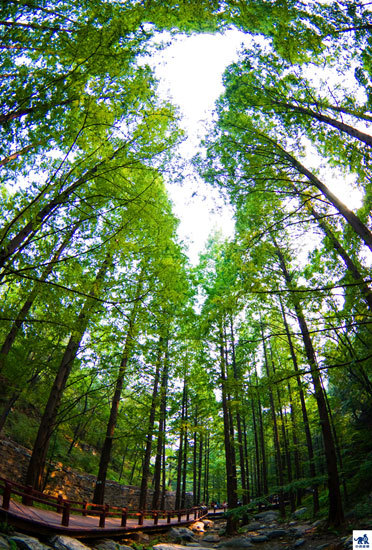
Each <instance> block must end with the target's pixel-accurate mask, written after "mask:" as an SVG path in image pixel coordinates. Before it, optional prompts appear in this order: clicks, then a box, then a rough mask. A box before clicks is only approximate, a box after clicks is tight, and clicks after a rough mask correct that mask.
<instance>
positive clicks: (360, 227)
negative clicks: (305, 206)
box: [263, 136, 372, 252]
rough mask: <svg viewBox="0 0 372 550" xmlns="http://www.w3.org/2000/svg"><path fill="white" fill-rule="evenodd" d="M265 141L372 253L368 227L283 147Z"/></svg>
mask: <svg viewBox="0 0 372 550" xmlns="http://www.w3.org/2000/svg"><path fill="white" fill-rule="evenodd" d="M263 137H264V139H267V140H268V141H269V142H270V143H271V144H272V145H274V147H275V148H276V149H278V152H279V155H280V156H282V157H283V158H285V159H286V160H287V161H289V163H290V164H291V165H292V166H293V168H295V170H296V171H297V172H299V173H300V174H302V175H304V176H305V177H306V178H307V179H308V180H309V181H310V183H312V185H314V187H316V188H317V189H319V191H320V192H321V193H322V194H323V195H324V196H325V197H326V199H327V200H328V201H329V202H330V203H331V204H332V206H334V208H335V209H336V210H337V211H338V212H339V213H340V214H341V216H342V217H343V218H345V220H346V221H347V222H348V224H349V225H350V226H351V227H352V229H353V230H354V231H355V233H356V234H357V235H358V236H359V237H360V238H361V239H362V241H363V242H364V244H365V245H366V246H367V247H368V248H369V249H370V251H371V252H372V233H371V232H370V230H369V229H368V227H367V226H366V225H365V224H364V223H363V222H362V221H361V220H360V219H359V218H358V216H357V215H356V214H354V212H352V211H351V210H349V209H348V208H347V207H346V206H345V205H344V204H343V202H342V201H340V199H339V198H338V197H336V195H334V194H333V193H332V191H330V189H328V187H327V186H326V185H325V184H324V183H323V182H322V181H320V179H319V178H317V176H315V174H313V173H312V172H310V170H308V169H307V168H306V167H305V166H304V165H303V164H301V163H300V162H299V161H298V160H297V159H296V158H295V157H294V156H293V155H291V154H290V153H288V151H286V150H285V149H283V147H281V146H280V145H279V144H278V143H276V142H275V141H274V140H272V139H271V138H269V137H268V136H263Z"/></svg>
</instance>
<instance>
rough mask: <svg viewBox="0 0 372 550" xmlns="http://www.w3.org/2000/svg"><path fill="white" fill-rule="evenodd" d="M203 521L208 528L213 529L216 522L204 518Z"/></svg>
mask: <svg viewBox="0 0 372 550" xmlns="http://www.w3.org/2000/svg"><path fill="white" fill-rule="evenodd" d="M201 522H202V523H204V527H205V528H206V529H213V527H214V522H213V521H211V520H210V519H202V520H201Z"/></svg>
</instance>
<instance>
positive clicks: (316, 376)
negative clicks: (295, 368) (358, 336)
mask: <svg viewBox="0 0 372 550" xmlns="http://www.w3.org/2000/svg"><path fill="white" fill-rule="evenodd" d="M273 241H274V244H275V247H276V252H277V255H278V258H279V264H280V267H281V270H282V272H283V276H284V279H285V281H286V284H287V286H288V288H289V289H292V288H293V284H292V277H291V275H290V274H289V272H288V270H287V267H286V264H285V260H284V256H283V254H282V252H281V250H280V249H279V247H278V245H277V244H276V242H275V240H274V239H273ZM292 301H293V306H294V309H295V312H296V316H297V320H298V324H299V327H300V331H301V334H302V339H303V342H304V348H305V353H306V357H307V360H308V362H309V366H310V369H311V377H312V382H313V386H314V393H315V399H316V403H317V407H318V413H319V420H320V425H321V428H322V435H323V444H324V452H325V459H326V465H327V474H328V496H329V515H328V521H329V524H330V525H334V526H338V525H341V524H342V523H343V521H344V513H343V507H342V499H341V493H340V482H339V475H338V466H337V456H336V449H335V445H334V440H333V436H332V429H331V425H330V422H329V416H328V411H327V404H326V401H325V397H324V392H323V388H322V384H321V377H320V373H319V368H318V364H317V359H316V355H315V350H314V348H313V344H312V341H311V338H310V333H309V330H308V327H307V323H306V321H305V317H304V314H303V311H302V307H301V304H300V302H299V301H298V299H297V297H296V296H295V295H293V293H292Z"/></svg>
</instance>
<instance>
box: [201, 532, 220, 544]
mask: <svg viewBox="0 0 372 550" xmlns="http://www.w3.org/2000/svg"><path fill="white" fill-rule="evenodd" d="M220 540H221V539H220V537H219V536H218V535H213V533H210V534H209V535H205V537H203V541H205V542H220Z"/></svg>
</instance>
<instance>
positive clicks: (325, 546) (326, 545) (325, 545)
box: [315, 544, 329, 550]
mask: <svg viewBox="0 0 372 550" xmlns="http://www.w3.org/2000/svg"><path fill="white" fill-rule="evenodd" d="M328 546H329V544H321V545H320V546H317V547H316V548H315V550H325V548H328Z"/></svg>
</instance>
